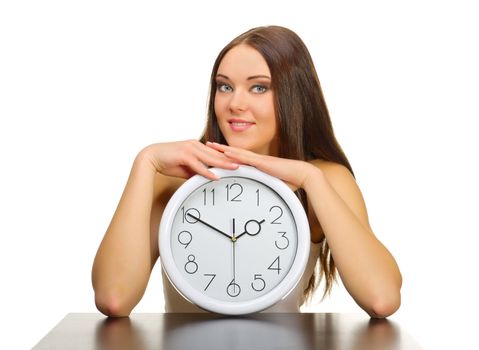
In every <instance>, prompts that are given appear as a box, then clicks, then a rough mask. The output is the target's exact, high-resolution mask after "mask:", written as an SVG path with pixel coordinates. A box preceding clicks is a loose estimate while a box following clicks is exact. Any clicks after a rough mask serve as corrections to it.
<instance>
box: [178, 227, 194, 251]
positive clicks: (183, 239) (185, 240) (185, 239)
mask: <svg viewBox="0 0 479 350" xmlns="http://www.w3.org/2000/svg"><path fill="white" fill-rule="evenodd" d="M192 240H193V236H192V235H191V232H190V231H181V232H180V233H179V234H178V242H180V244H181V245H184V246H185V249H186V248H188V246H189V245H190V243H191V241H192Z"/></svg>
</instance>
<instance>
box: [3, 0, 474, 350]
mask: <svg viewBox="0 0 479 350" xmlns="http://www.w3.org/2000/svg"><path fill="white" fill-rule="evenodd" d="M477 18H478V12H477V10H476V8H475V6H474V4H473V1H458V0H454V1H452V0H451V1H421V0H415V1H412V0H408V1H404V0H403V1H394V2H393V1H379V0H378V1H319V2H316V5H315V6H314V7H313V5H312V2H311V4H310V3H309V2H306V1H300V0H296V1H288V2H284V1H256V0H255V1H246V0H243V1H235V2H229V1H206V2H200V1H178V2H175V4H174V5H173V4H171V3H169V2H159V1H158V2H154V1H100V0H95V1H90V0H84V1H60V0H59V1H51V0H45V1H21V0H17V1H13V0H12V1H8V0H7V1H2V2H1V4H0V164H1V165H0V167H1V168H0V169H1V172H0V235H1V236H0V237H1V238H0V239H1V241H0V259H1V261H0V263H1V264H0V268H1V275H0V281H1V282H0V284H1V287H0V293H1V298H0V302H1V308H0V310H1V312H2V317H1V321H0V322H1V323H2V326H1V328H0V329H1V330H2V336H1V340H0V342H1V343H2V344H0V348H8V349H14V348H18V349H25V348H30V347H32V346H33V345H34V344H36V343H37V342H38V341H39V340H40V339H41V338H42V337H43V336H44V335H45V334H46V333H47V331H49V330H50V329H51V328H52V327H53V326H55V324H57V322H59V321H60V320H61V319H62V318H63V317H64V316H65V314H66V313H68V312H94V311H96V310H95V306H94V302H93V292H92V288H91V283H90V270H91V264H92V261H93V258H94V254H95V252H96V249H97V247H98V244H99V243H100V240H101V238H102V236H103V234H104V232H105V230H106V228H107V225H108V223H109V221H110V218H111V215H112V214H113V211H114V210H115V208H116V205H117V202H118V200H119V197H120V195H121V192H122V190H123V187H124V184H125V181H126V179H127V176H128V173H129V170H130V166H131V163H132V160H133V158H134V157H135V155H136V153H137V152H138V151H139V150H140V149H141V148H142V147H143V146H146V145H147V144H149V143H153V142H160V141H168V140H178V139H186V138H197V137H198V136H199V135H200V134H201V131H202V129H203V125H204V121H205V111H206V98H207V90H208V78H209V74H210V70H211V67H212V64H213V60H214V58H215V57H216V55H217V53H218V51H219V50H220V49H221V48H222V47H223V46H224V45H225V44H226V43H227V42H228V41H229V40H230V39H232V38H233V37H235V36H236V35H238V34H240V33H242V32H243V31H245V30H247V29H249V28H250V27H253V26H257V25H265V24H279V25H283V26H287V27H289V28H291V29H293V30H294V31H296V32H297V33H298V34H299V35H300V36H301V37H302V38H303V39H304V41H305V43H306V44H307V46H308V47H309V48H310V51H311V54H312V56H313V58H314V60H315V63H316V66H317V70H318V73H319V76H320V79H321V82H322V85H323V89H324V93H325V95H326V99H327V102H328V106H329V109H330V112H331V116H332V119H333V123H334V127H335V131H336V134H337V137H338V139H339V141H340V143H341V144H342V145H343V148H344V150H345V151H346V153H347V155H348V156H349V159H350V161H351V163H352V165H353V168H354V170H355V172H356V177H357V181H358V183H359V185H360V187H361V188H362V191H363V194H364V196H365V198H366V201H367V204H368V208H369V213H370V218H371V223H372V226H373V229H374V230H375V232H376V234H377V235H378V237H379V238H380V239H381V240H382V241H383V242H384V243H385V244H386V245H387V247H388V248H389V249H390V250H391V251H392V253H393V254H394V256H395V257H396V258H397V261H398V263H399V265H400V267H401V270H402V273H403V277H404V286H403V289H402V296H403V303H402V307H401V309H400V310H399V311H398V312H397V313H396V314H395V315H394V316H392V317H391V320H394V321H396V322H398V323H399V324H400V325H401V326H402V327H403V328H404V329H405V330H407V331H408V332H409V333H410V334H411V335H412V336H413V337H414V338H415V339H416V340H418V341H419V342H420V343H421V344H422V345H423V346H424V347H425V348H428V349H452V348H456V349H469V348H473V343H474V344H475V346H476V347H477V343H478V342H477V341H476V339H475V337H474V335H475V333H477V329H476V327H473V323H475V324H476V325H477V321H475V320H476V318H477V313H478V311H479V308H478V302H477V295H479V290H478V287H477V278H478V277H477V276H478V272H477V266H479V259H478V255H479V254H478V252H477V250H478V249H477V248H478V246H477V242H478V240H477V238H476V236H477V235H478V234H479V230H478V224H477V215H478V214H477V212H478V198H479V189H478V186H477V179H478V177H479V171H478V170H477V166H476V164H475V163H476V162H477V155H476V153H477V150H478V149H479V142H478V141H477V137H476V134H477V131H478V127H477V123H476V119H477V118H478V117H479V107H478V105H479V104H478V97H479V95H478V92H479V88H478V85H479V83H478V82H479V68H478V66H479V63H478V62H479V52H478V36H477V35H478V34H477V33H479V21H478V20H477ZM474 281H475V282H476V283H475V284H473V282H474ZM162 306H163V302H162V287H161V284H160V270H159V269H158V266H157V268H155V270H154V272H153V278H152V279H151V282H150V285H149V287H148V290H147V293H146V295H145V297H144V299H143V300H142V301H141V302H140V304H139V305H138V307H137V308H136V309H135V311H136V312H161V311H162ZM315 310H318V311H338V312H343V311H344V312H349V311H352V312H357V311H359V310H358V308H357V306H355V304H354V302H353V301H352V300H351V298H350V297H349V295H348V294H347V293H345V291H344V289H342V288H341V287H337V288H336V289H335V290H334V292H333V296H332V297H331V298H330V299H328V300H326V301H325V302H324V303H323V304H321V305H319V306H317V307H316V308H315ZM471 317H472V318H471ZM7 344H8V346H7Z"/></svg>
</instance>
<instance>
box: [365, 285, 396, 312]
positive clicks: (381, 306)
mask: <svg viewBox="0 0 479 350" xmlns="http://www.w3.org/2000/svg"><path fill="white" fill-rule="evenodd" d="M400 306H401V294H400V293H399V291H398V292H395V293H391V294H388V295H387V296H383V297H378V298H376V299H375V300H374V301H373V302H372V303H371V306H370V307H369V308H368V310H366V311H367V313H368V314H369V316H371V317H372V318H386V317H389V316H391V315H392V314H394V313H395V312H396V311H397V310H398V309H399V307H400Z"/></svg>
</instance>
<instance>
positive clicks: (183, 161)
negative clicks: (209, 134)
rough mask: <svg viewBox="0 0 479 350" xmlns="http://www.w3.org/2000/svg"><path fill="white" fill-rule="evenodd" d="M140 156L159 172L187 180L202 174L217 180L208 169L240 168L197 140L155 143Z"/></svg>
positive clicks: (220, 153)
mask: <svg viewBox="0 0 479 350" xmlns="http://www.w3.org/2000/svg"><path fill="white" fill-rule="evenodd" d="M140 155H141V157H142V158H143V159H145V160H147V161H148V162H149V164H151V165H152V166H153V168H154V169H155V170H156V171H157V172H159V173H161V174H163V175H166V176H176V177H181V178H185V179H188V178H190V177H191V176H193V175H195V174H200V175H202V176H204V177H206V178H208V179H211V180H216V179H218V177H217V176H216V175H215V174H214V173H212V172H211V171H210V170H208V167H218V168H224V169H232V170H234V169H236V168H238V164H236V163H233V162H232V161H231V160H230V159H228V158H227V157H226V156H225V155H224V154H223V153H222V152H219V151H217V150H215V149H212V148H211V147H207V146H206V145H204V144H203V143H201V142H200V141H197V140H187V141H177V142H167V143H155V144H152V145H149V146H147V147H145V148H144V149H143V150H142V151H141V152H140Z"/></svg>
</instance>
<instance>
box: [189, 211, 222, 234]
mask: <svg viewBox="0 0 479 350" xmlns="http://www.w3.org/2000/svg"><path fill="white" fill-rule="evenodd" d="M186 215H188V216H189V217H190V218H193V219H195V220H196V221H199V222H201V223H202V224H203V225H205V226H208V227H209V228H211V229H213V230H215V231H216V232H218V233H221V234H222V235H223V236H225V237H228V239H231V236H230V235H228V234H226V233H224V232H223V231H221V230H218V229H217V228H216V227H214V226H211V225H210V224H208V223H207V222H205V221H203V220H201V219H200V218H197V217H196V216H194V215H191V214H190V213H186Z"/></svg>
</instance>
